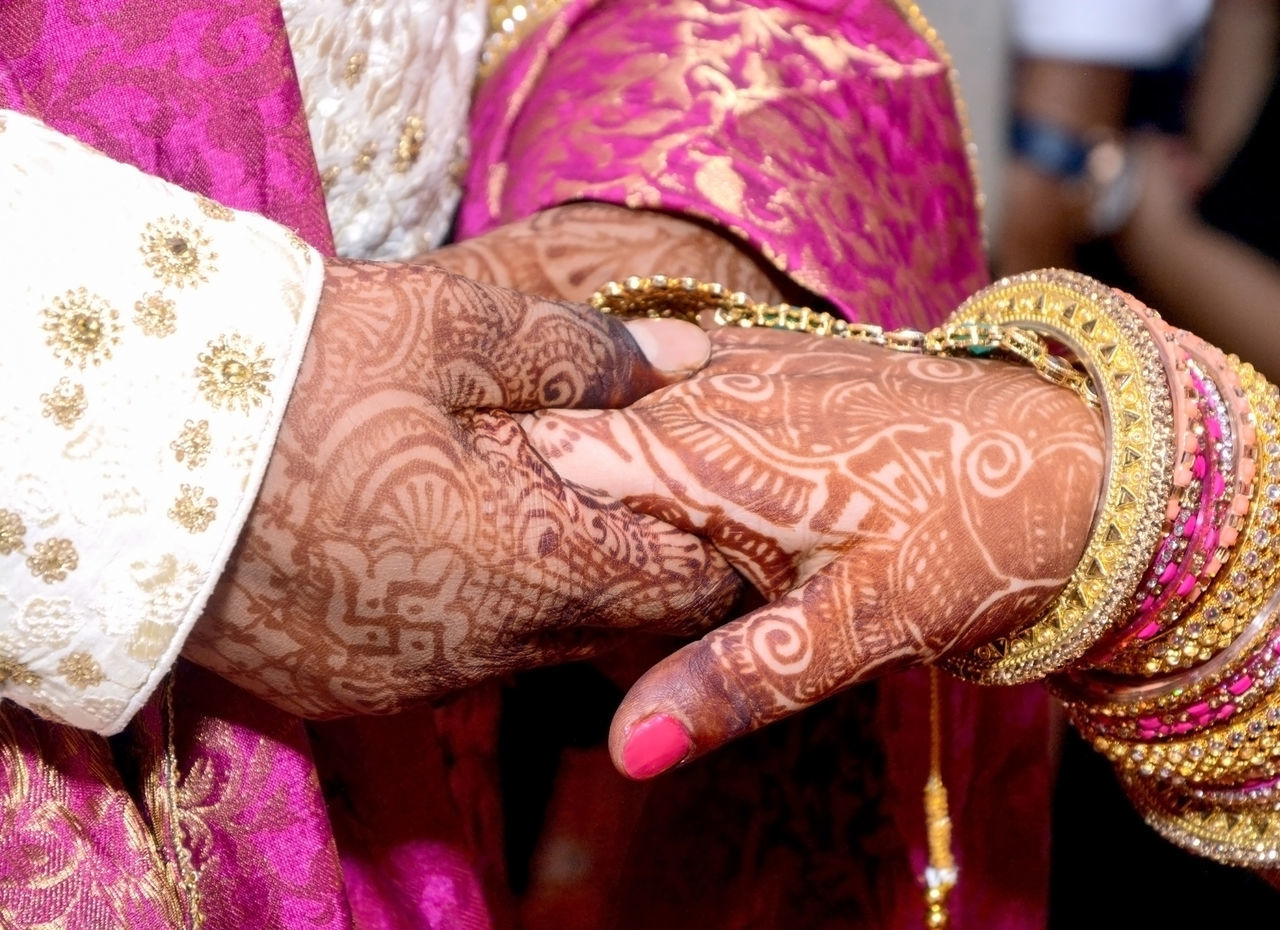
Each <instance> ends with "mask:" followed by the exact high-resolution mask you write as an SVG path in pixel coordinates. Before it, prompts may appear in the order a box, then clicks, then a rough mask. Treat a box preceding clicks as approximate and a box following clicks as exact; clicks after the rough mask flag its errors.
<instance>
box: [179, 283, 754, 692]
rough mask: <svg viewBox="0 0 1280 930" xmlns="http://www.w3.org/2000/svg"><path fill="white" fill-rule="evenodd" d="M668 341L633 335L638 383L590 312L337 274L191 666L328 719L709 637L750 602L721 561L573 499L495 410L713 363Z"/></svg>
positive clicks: (589, 498) (674, 534)
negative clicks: (624, 642)
mask: <svg viewBox="0 0 1280 930" xmlns="http://www.w3.org/2000/svg"><path fill="white" fill-rule="evenodd" d="M649 322H650V324H651V323H652V322H654V321H649ZM669 323H670V321H664V325H662V326H661V327H658V328H657V329H656V330H655V329H654V327H653V326H652V325H646V326H644V327H641V328H640V330H635V329H632V330H631V331H632V332H639V333H641V335H640V336H638V337H637V338H638V339H640V341H642V342H644V343H645V344H646V345H649V346H651V347H652V348H651V349H650V350H649V353H650V359H652V361H653V364H651V363H650V361H648V360H646V358H645V356H644V355H642V354H641V352H640V350H639V349H638V347H637V344H636V342H635V341H633V339H632V338H631V337H630V336H628V335H627V333H628V329H627V328H624V327H623V326H622V325H621V324H619V323H617V322H616V321H611V320H603V319H601V318H600V316H599V315H598V314H595V313H594V312H591V311H588V310H586V309H585V308H581V307H571V306H568V305H564V304H559V303H554V302H551V301H546V300H541V299H536V298H531V297H526V296H522V295H520V294H517V293H515V292H513V291H506V290H502V289H499V288H494V287H489V286H484V285H481V284H478V283H476V282H474V281H471V280H468V279H466V278H462V277H459V276H457V275H453V274H450V273H447V272H445V271H442V270H440V269H436V268H427V267H421V266H411V265H410V266H395V265H385V264H384V265H376V264H359V263H344V262H333V263H331V264H330V266H329V267H328V269H327V273H326V281H325V290H324V294H323V296H322V299H321V304H320V308H319V312H318V316H317V320H316V323H315V326H314V329H313V332H312V334H311V339H310V342H309V344H308V347H307V351H306V355H305V358H304V361H303V364H302V368H301V372H300V376H299V379H298V381H297V384H296V386H295V389H294V392H293V394H292V396H291V398H290V401H289V406H288V409H287V412H286V415H285V421H284V424H283V428H282V430H281V432H280V435H279V438H278V441H277V444H276V447H275V450H274V453H273V456H272V459H271V461H270V464H269V466H268V469H267V473H266V476H265V479H264V482H263V485H262V489H261V491H260V493H259V496H258V498H257V500H256V503H255V506H254V510H253V512H252V514H251V516H250V519H249V522H248V525H247V527H246V530H245V533H244V535H243V537H242V539H241V543H240V546H239V549H238V551H237V553H236V556H235V558H234V559H233V560H232V562H231V564H230V565H229V566H228V568H227V570H226V572H225V574H224V576H223V578H222V580H221V581H220V583H219V586H218V589H217V591H216V592H215V595H214V597H213V599H212V600H211V602H210V605H209V607H208V610H207V612H206V615H205V616H204V617H202V618H201V620H200V622H199V623H198V624H197V625H196V629H195V630H194V631H193V633H192V635H191V637H190V638H189V640H188V642H187V644H186V647H185V654H186V655H187V656H188V657H189V658H191V659H193V660H194V661H196V662H199V663H201V664H203V665H206V666H207V667H209V668H211V669H213V670H215V671H217V672H219V673H220V674H222V675H224V676H225V677H227V678H229V679H231V680H232V681H234V682H236V683H238V684H240V685H241V686H243V687H245V688H247V689H249V690H251V691H253V692H255V693H257V694H259V695H261V696H263V697H265V698H267V699H268V700H271V701H273V702H274V703H276V704H278V705H280V706H282V707H285V708H286V709H288V710H291V711H293V712H296V713H299V714H303V715H307V716H332V715H338V714H349V713H368V712H389V711H393V710H396V709H398V708H400V707H403V706H405V705H407V704H409V703H411V702H414V701H417V700H421V699H423V698H430V697H434V696H438V695H442V694H444V693H446V692H448V691H451V690H454V689H457V688H461V687H464V686H466V685H469V684H472V683H475V682H478V681H480V680H483V679H485V678H488V677H491V676H494V675H497V674H501V673H503V672H507V671H511V670H515V669H520V668H527V667H531V666H534V665H539V664H546V663H550V662H556V661H563V660H565V659H569V658H576V657H581V656H583V655H588V654H591V652H592V651H593V650H595V649H596V648H599V647H603V646H606V645H608V644H610V643H611V642H612V641H613V640H614V639H615V638H616V637H617V636H619V635H621V631H623V630H630V629H644V630H648V631H653V632H661V633H670V634H682V635H688V634H689V633H690V632H694V631H696V630H699V629H705V628H706V627H707V626H708V625H709V624H710V623H711V622H713V621H714V620H716V619H717V618H720V617H722V616H723V615H724V613H725V612H726V611H727V609H728V607H729V605H730V603H731V602H732V600H733V598H734V597H735V596H736V594H737V593H738V590H739V588H740V586H741V585H740V582H739V580H738V579H737V576H736V575H735V574H734V573H733V571H732V570H731V569H730V568H729V567H728V566H727V565H726V564H725V562H724V560H723V559H722V558H721V557H720V556H719V555H718V554H717V553H716V552H715V551H714V550H712V549H711V548H710V547H709V546H707V545H706V544H705V543H704V542H702V541H701V540H699V539H697V538H695V537H693V536H690V535H688V534H686V533H683V532H679V531H677V530H674V529H672V528H671V527H670V526H667V525H664V524H662V523H660V522H658V521H657V520H656V519H654V518H652V517H649V516H643V515H636V514H634V513H632V512H631V511H629V510H627V509H626V508H625V507H623V506H622V505H621V504H618V503H616V502H614V501H611V500H608V499H606V498H603V497H600V496H596V495H593V494H589V493H583V492H582V491H580V490H579V489H577V488H575V487H573V486H572V485H569V484H566V483H565V482H563V481H562V480H561V479H560V478H559V477H558V476H557V475H556V474H555V473H554V472H553V471H552V470H551V469H550V468H549V467H547V464H546V463H545V462H544V461H543V460H542V459H541V458H540V457H539V456H538V455H537V454H536V452H535V451H534V450H533V449H532V448H531V447H530V445H529V443H528V441H527V439H526V437H525V435H524V434H523V432H522V431H521V429H520V427H519V425H518V424H517V423H516V422H515V420H513V419H512V417H511V415H510V414H508V413H505V412H503V410H502V409H497V408H503V409H505V410H515V411H522V410H523V411H527V410H534V409H539V408H543V407H554V406H574V405H579V406H589V407H611V406H614V405H619V404H625V403H629V402H631V401H633V400H635V399H636V398H637V397H639V396H640V395H641V394H643V393H644V392H646V391H649V390H652V389H654V388H657V387H660V386H663V385H666V384H670V383H671V382H673V381H676V380H678V379H679V378H680V377H684V376H686V375H687V374H688V373H689V372H690V371H692V370H694V369H696V368H697V367H698V366H699V365H701V364H702V363H703V362H704V361H705V359H706V356H707V352H708V346H707V342H706V339H705V337H704V336H703V335H702V333H701V331H699V330H698V329H697V328H696V327H693V326H690V325H688V324H676V325H675V326H671V325H668V324H669ZM655 366H657V367H655ZM660 368H661V369H665V371H663V370H659V369H660Z"/></svg>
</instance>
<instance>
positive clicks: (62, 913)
mask: <svg viewBox="0 0 1280 930" xmlns="http://www.w3.org/2000/svg"><path fill="white" fill-rule="evenodd" d="M0 678H3V658H0ZM34 710H36V709H35V708H33V711H34ZM39 716H41V717H44V718H45V719H44V720H40V719H38V718H37V716H35V715H34V714H33V713H29V712H27V711H24V710H23V709H22V708H20V707H17V706H16V705H14V704H11V703H8V702H6V703H4V704H3V705H0V810H3V811H4V812H5V815H4V842H5V846H6V848H8V849H10V850H14V851H15V852H16V851H19V850H20V851H21V855H20V856H18V857H15V858H12V859H10V860H9V862H8V863H7V864H8V865H9V866H10V867H9V868H8V869H7V870H6V871H5V874H4V878H3V882H4V888H5V893H4V894H2V895H0V926H4V927H15V928H16V927H49V928H66V930H80V928H92V930H133V928H137V927H147V928H150V930H160V928H173V930H178V928H183V927H186V926H187V924H186V922H185V920H184V919H183V915H182V911H181V909H180V907H179V905H178V900H177V897H176V895H175V892H174V888H173V881H172V879H171V877H170V876H169V874H168V871H167V869H166V868H165V866H164V864H163V863H162V861H161V859H160V854H159V851H158V850H157V848H156V846H155V844H154V843H153V842H152V840H151V836H150V834H149V832H148V830H147V828H146V824H145V823H144V821H143V818H142V815H141V812H140V811H139V809H138V807H137V805H136V804H135V803H134V801H133V799H132V798H131V797H130V795H129V792H128V791H127V790H126V789H125V787H124V786H123V784H122V783H121V780H120V775H119V772H118V771H117V769H116V766H115V760H114V759H113V756H112V752H111V749H110V747H109V745H108V744H107V742H106V740H104V739H102V738H101V737H98V736H94V735H93V734H91V733H87V732H85V731H84V730H79V729H76V728H74V727H69V726H65V725H61V724H58V723H57V720H58V715H57V714H56V713H55V712H53V710H52V709H51V708H49V707H40V708H39Z"/></svg>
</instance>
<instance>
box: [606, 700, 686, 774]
mask: <svg viewBox="0 0 1280 930" xmlns="http://www.w3.org/2000/svg"><path fill="white" fill-rule="evenodd" d="M692 746H693V741H692V740H690V739H689V734H688V733H687V732H685V729H684V727H683V726H681V725H680V722H679V721H678V720H676V719H675V718H674V717H668V716H667V715H666V714H656V715H654V716H652V717H646V718H645V719H644V720H641V721H640V722H639V723H637V724H636V725H635V727H633V728H632V730H631V735H630V736H628V737H627V744H626V746H624V747H623V749H622V766H623V768H625V769H626V770H627V774H628V775H630V776H631V777H632V778H652V777H653V776H654V775H657V774H658V773H659V772H665V771H666V770H667V769H669V768H671V766H673V765H675V764H676V763H677V762H679V761H680V760H681V759H683V758H684V757H685V756H687V755H688V754H689V749H690V748H691V747H692Z"/></svg>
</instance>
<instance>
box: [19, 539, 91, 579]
mask: <svg viewBox="0 0 1280 930" xmlns="http://www.w3.org/2000/svg"><path fill="white" fill-rule="evenodd" d="M79 564H80V556H79V555H77V554H76V547H75V545H74V544H73V543H72V542H71V540H69V539H58V538H55V539H49V540H46V541H45V542H38V543H36V545H35V553H34V554H33V555H29V556H27V568H29V569H31V574H33V575H35V576H36V577H37V578H39V579H40V580H41V581H43V582H45V584H53V583H54V582H55V581H64V580H65V579H66V577H67V572H70V571H74V570H75V569H76V567H77V566H79Z"/></svg>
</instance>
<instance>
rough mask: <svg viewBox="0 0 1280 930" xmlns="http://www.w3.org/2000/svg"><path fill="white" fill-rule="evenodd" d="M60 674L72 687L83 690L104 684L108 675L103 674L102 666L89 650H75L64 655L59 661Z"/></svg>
mask: <svg viewBox="0 0 1280 930" xmlns="http://www.w3.org/2000/svg"><path fill="white" fill-rule="evenodd" d="M58 674H59V675H61V676H62V677H63V678H65V679H66V681H67V684H69V685H71V687H73V688H78V689H79V690H81V691H83V690H84V689H85V688H92V687H94V686H95V685H100V684H102V682H103V680H104V679H105V678H106V677H107V676H106V675H105V674H103V671H102V666H101V665H99V664H98V662H97V660H96V659H94V657H93V656H91V655H89V653H87V652H73V653H70V654H69V655H65V656H63V657H62V659H61V660H59V662H58Z"/></svg>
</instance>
